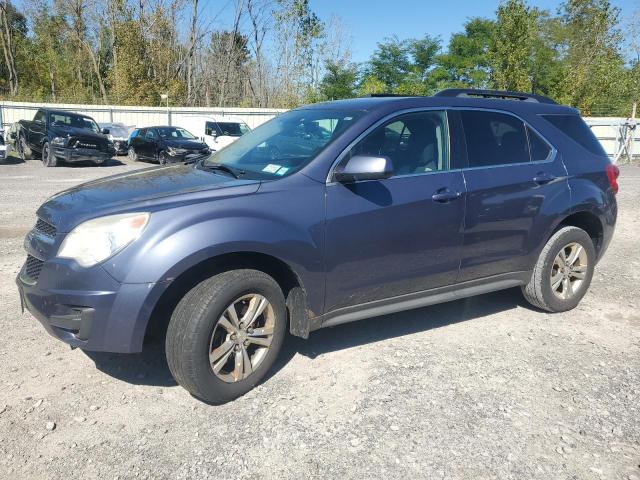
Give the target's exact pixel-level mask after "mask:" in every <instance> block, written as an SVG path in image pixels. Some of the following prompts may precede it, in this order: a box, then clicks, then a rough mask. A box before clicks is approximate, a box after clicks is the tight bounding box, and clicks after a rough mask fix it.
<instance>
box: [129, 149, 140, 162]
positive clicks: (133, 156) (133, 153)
mask: <svg viewBox="0 0 640 480" xmlns="http://www.w3.org/2000/svg"><path fill="white" fill-rule="evenodd" d="M128 154H129V160H131V161H132V162H137V161H138V154H137V153H136V151H135V149H134V148H133V147H129V150H128Z"/></svg>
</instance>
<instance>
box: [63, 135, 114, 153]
mask: <svg viewBox="0 0 640 480" xmlns="http://www.w3.org/2000/svg"><path fill="white" fill-rule="evenodd" d="M68 145H69V146H70V147H71V148H88V149H90V150H104V149H105V146H104V145H102V144H101V143H100V142H97V141H96V140H93V139H87V138H82V137H80V138H78V137H71V138H70V139H69V143H68Z"/></svg>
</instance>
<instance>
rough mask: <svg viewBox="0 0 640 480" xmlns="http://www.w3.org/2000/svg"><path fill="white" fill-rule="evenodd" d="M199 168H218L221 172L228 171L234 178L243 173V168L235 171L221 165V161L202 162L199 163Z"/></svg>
mask: <svg viewBox="0 0 640 480" xmlns="http://www.w3.org/2000/svg"><path fill="white" fill-rule="evenodd" d="M200 168H202V169H204V170H219V171H221V172H226V173H229V174H231V175H233V177H234V178H240V175H244V170H239V171H238V172H237V173H236V171H235V170H234V169H233V168H231V167H227V166H226V165H223V164H222V163H209V164H207V165H205V164H204V163H202V164H201V165H200Z"/></svg>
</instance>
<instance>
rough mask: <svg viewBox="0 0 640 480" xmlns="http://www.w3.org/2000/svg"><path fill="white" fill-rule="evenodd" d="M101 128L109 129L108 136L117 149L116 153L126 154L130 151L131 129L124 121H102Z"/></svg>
mask: <svg viewBox="0 0 640 480" xmlns="http://www.w3.org/2000/svg"><path fill="white" fill-rule="evenodd" d="M99 126H100V128H101V129H102V130H108V131H109V135H108V136H107V137H108V138H109V140H111V142H112V143H113V148H114V149H115V151H116V155H126V154H127V153H128V151H129V150H128V146H129V144H128V140H129V130H130V128H129V127H127V126H126V125H125V124H124V123H119V122H113V123H100V124H99Z"/></svg>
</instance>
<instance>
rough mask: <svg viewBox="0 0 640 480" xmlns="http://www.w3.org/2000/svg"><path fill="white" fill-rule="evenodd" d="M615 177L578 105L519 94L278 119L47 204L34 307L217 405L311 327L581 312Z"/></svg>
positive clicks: (32, 269) (34, 250) (83, 338)
mask: <svg viewBox="0 0 640 480" xmlns="http://www.w3.org/2000/svg"><path fill="white" fill-rule="evenodd" d="M618 173H619V172H618V169H617V168H616V167H615V166H614V165H612V164H611V162H610V161H609V159H608V157H607V155H606V154H605V152H604V151H603V149H602V147H601V146H600V144H599V143H598V140H597V139H596V138H595V137H594V135H593V134H592V133H591V131H590V130H589V128H588V127H587V126H586V124H585V123H584V122H583V121H582V119H581V118H580V116H579V114H578V112H577V111H576V110H575V109H573V108H569V107H566V106H561V105H557V104H555V103H554V102H553V101H551V100H550V99H548V98H546V97H540V96H535V95H528V94H521V93H517V92H503V91H488V90H459V89H457V90H445V91H442V92H440V93H438V94H436V95H435V96H433V97H393V96H377V97H375V96H374V97H370V98H359V99H353V100H344V101H336V102H329V103H322V104H316V105H311V106H306V107H302V108H298V109H295V110H292V111H289V112H287V113H285V114H282V115H280V116H278V117H276V118H274V119H273V120H271V121H269V122H268V123H266V124H264V125H262V126H260V127H259V128H256V129H255V130H253V131H252V132H250V133H247V134H246V135H244V136H242V137H241V138H240V139H239V140H238V141H236V142H235V143H233V144H231V145H229V146H228V147H226V148H224V149H223V150H221V151H219V152H218V153H216V154H213V155H209V156H205V157H202V158H200V159H198V160H197V161H194V162H192V163H190V164H181V165H173V166H167V167H152V168H148V169H143V170H138V171H135V172H131V173H126V174H121V175H115V176H111V177H108V178H103V179H100V180H96V181H92V182H89V183H85V184H83V185H80V186H77V187H74V188H71V189H69V190H66V191H64V192H61V193H59V194H57V195H54V196H53V197H51V198H50V199H48V200H47V201H46V202H45V203H44V204H43V205H42V206H41V207H40V208H39V210H38V211H37V217H38V218H37V223H36V225H35V227H34V228H33V230H32V231H31V232H30V233H29V234H28V235H27V237H26V239H25V243H24V245H25V248H26V250H27V253H28V255H27V260H26V263H25V264H24V267H23V268H22V270H21V271H20V273H19V275H18V278H17V283H18V287H19V291H20V297H21V299H22V304H23V307H26V308H27V309H28V310H29V311H30V312H31V313H32V314H33V315H34V316H35V317H36V318H37V319H38V320H39V321H40V322H41V323H42V324H43V326H44V327H45V328H46V329H47V330H48V332H49V333H51V334H52V335H53V336H55V337H57V338H59V339H60V340H62V341H63V342H66V343H68V344H70V345H71V346H73V347H79V348H82V349H85V350H94V351H108V352H139V351H141V350H142V348H143V340H144V339H145V336H146V335H147V334H148V333H149V332H151V331H156V332H161V333H162V334H163V335H164V338H165V342H166V355H167V359H168V364H169V368H170V370H171V372H172V374H173V376H174V377H175V379H176V381H177V382H178V383H179V384H180V385H182V386H183V387H185V388H186V389H187V390H188V391H189V392H191V393H192V394H193V395H195V396H196V397H198V398H200V399H203V400H205V401H207V402H212V403H220V402H225V401H228V400H231V399H233V398H235V397H237V396H239V395H242V394H243V393H245V392H247V391H248V390H249V389H251V388H252V387H253V386H255V385H256V383H258V382H259V381H260V380H261V379H262V378H263V377H264V375H265V373H266V372H267V370H268V369H269V368H270V367H271V366H272V364H273V363H274V360H275V358H276V356H277V355H278V351H279V350H280V347H281V345H282V342H283V340H284V339H285V336H286V332H287V330H288V331H289V332H290V333H291V334H293V335H296V336H300V337H304V338H306V337H307V336H308V335H309V333H310V332H311V331H313V330H316V329H319V328H323V327H329V326H334V325H338V324H341V323H345V322H351V321H354V320H361V319H365V318H369V317H373V316H378V315H383V314H389V313H392V312H397V311H400V310H406V309H412V308H417V307H424V306H426V305H431V304H435V303H439V302H445V301H449V300H454V299H458V298H463V297H469V296H472V295H477V294H482V293H486V292H490V291H495V290H500V289H505V288H510V287H516V286H519V287H521V288H522V291H523V294H524V297H525V298H526V299H527V300H528V301H529V302H530V303H531V304H532V305H534V306H535V307H537V308H539V309H542V310H546V311H548V312H561V311H565V310H569V309H572V308H574V307H575V306H576V305H577V304H578V302H579V301H580V300H581V299H582V297H583V296H584V295H585V293H586V292H587V289H588V287H589V283H590V282H591V278H592V275H593V271H594V267H595V265H596V263H597V262H598V260H599V259H600V258H601V257H602V255H603V254H604V252H605V250H606V249H607V246H608V244H609V242H610V240H611V237H612V234H613V230H614V226H615V222H616V213H617V206H616V197H615V194H616V192H617V190H618V186H617V183H616V179H617V177H618Z"/></svg>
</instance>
